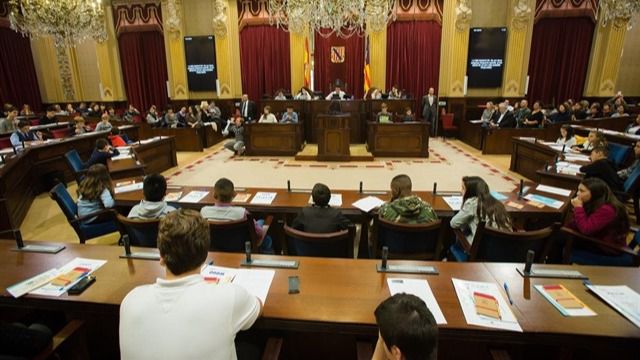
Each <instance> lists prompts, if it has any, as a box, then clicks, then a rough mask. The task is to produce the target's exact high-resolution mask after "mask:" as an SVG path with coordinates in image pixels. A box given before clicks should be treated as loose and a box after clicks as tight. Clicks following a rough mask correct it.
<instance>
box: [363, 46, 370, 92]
mask: <svg viewBox="0 0 640 360" xmlns="http://www.w3.org/2000/svg"><path fill="white" fill-rule="evenodd" d="M369 62H370V61H369V35H367V36H366V37H365V38H364V93H365V94H366V93H367V91H369V88H370V87H371V68H370V67H369Z"/></svg>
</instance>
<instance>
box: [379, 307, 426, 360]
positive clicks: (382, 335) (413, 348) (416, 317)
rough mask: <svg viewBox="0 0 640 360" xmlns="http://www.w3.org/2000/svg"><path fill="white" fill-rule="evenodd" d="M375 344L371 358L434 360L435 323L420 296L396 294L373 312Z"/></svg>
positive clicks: (380, 359)
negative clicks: (375, 332) (376, 329)
mask: <svg viewBox="0 0 640 360" xmlns="http://www.w3.org/2000/svg"><path fill="white" fill-rule="evenodd" d="M374 314H375V316H376V323H377V324H378V343H377V344H376V350H375V352H374V353H373V358H372V359H373V360H382V359H394V360H401V359H403V360H435V359H436V358H437V355H438V326H437V324H436V320H435V318H434V317H433V315H432V314H431V312H430V311H429V309H428V308H427V305H426V304H425V303H424V301H422V300H421V299H420V298H419V297H417V296H415V295H409V294H396V295H393V296H392V297H390V298H388V299H386V300H385V301H383V302H382V303H380V305H378V307H377V308H376V311H375V313H374Z"/></svg>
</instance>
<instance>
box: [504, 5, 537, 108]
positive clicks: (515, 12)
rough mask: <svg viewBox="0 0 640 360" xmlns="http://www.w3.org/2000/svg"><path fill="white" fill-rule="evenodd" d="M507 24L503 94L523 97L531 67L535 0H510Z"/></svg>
mask: <svg viewBox="0 0 640 360" xmlns="http://www.w3.org/2000/svg"><path fill="white" fill-rule="evenodd" d="M509 3H510V4H509V5H510V10H509V12H508V18H507V24H508V25H509V28H508V29H509V36H508V37H507V49H506V53H505V59H506V61H505V68H504V80H503V82H502V96H504V97H522V96H524V94H525V92H526V91H527V89H526V88H525V87H526V86H527V84H526V78H527V71H528V69H529V54H530V52H531V37H532V36H533V20H534V16H535V13H534V11H533V10H532V6H535V0H510V1H509Z"/></svg>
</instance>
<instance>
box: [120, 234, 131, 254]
mask: <svg viewBox="0 0 640 360" xmlns="http://www.w3.org/2000/svg"><path fill="white" fill-rule="evenodd" d="M122 244H123V245H124V254H125V255H126V256H131V241H129V235H128V234H124V235H122Z"/></svg>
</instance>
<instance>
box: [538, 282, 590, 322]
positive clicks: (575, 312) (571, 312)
mask: <svg viewBox="0 0 640 360" xmlns="http://www.w3.org/2000/svg"><path fill="white" fill-rule="evenodd" d="M544 286H545V285H534V287H535V288H536V290H538V292H539V293H540V295H542V296H543V297H544V298H545V299H547V301H548V302H549V303H551V305H553V306H554V307H555V308H556V309H558V311H560V313H561V314H562V315H564V316H596V315H598V314H596V313H595V312H594V311H593V310H591V309H590V308H589V307H588V306H586V305H585V307H583V308H582V309H567V308H565V307H564V306H562V305H560V304H559V303H558V302H557V301H555V300H554V299H553V298H552V297H551V295H549V293H547V292H546V291H545V290H544ZM574 296H575V294H574ZM578 300H580V299H578ZM583 305H584V304H583Z"/></svg>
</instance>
